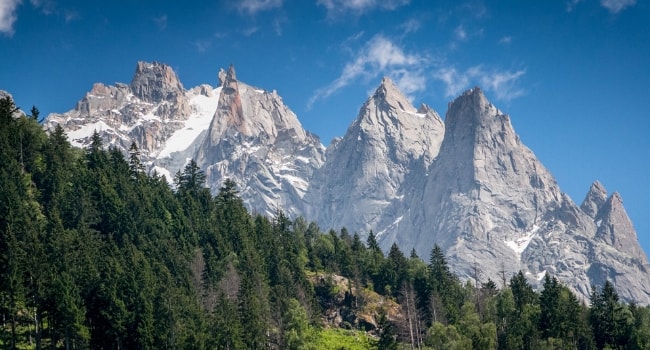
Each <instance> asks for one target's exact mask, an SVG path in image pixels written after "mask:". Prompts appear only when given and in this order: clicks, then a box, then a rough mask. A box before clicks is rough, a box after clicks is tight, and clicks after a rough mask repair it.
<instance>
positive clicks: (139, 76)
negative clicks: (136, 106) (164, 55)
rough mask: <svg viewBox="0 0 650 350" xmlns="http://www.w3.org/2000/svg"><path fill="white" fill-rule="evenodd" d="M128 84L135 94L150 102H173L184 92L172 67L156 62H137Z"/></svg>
mask: <svg viewBox="0 0 650 350" xmlns="http://www.w3.org/2000/svg"><path fill="white" fill-rule="evenodd" d="M130 86H131V90H132V91H133V94H134V95H135V96H137V97H139V98H140V99H141V100H143V101H145V102H151V103H158V102H162V101H163V100H164V101H169V102H175V101H176V99H177V97H178V96H182V95H183V92H184V89H183V84H181V82H180V80H178V77H177V76H176V73H175V72H174V71H173V70H172V68H171V67H170V66H168V65H166V64H162V63H158V62H153V63H149V62H142V61H140V62H138V64H137V66H136V67H135V74H134V75H133V80H131V85H130Z"/></svg>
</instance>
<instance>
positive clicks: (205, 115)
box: [158, 87, 221, 158]
mask: <svg viewBox="0 0 650 350" xmlns="http://www.w3.org/2000/svg"><path fill="white" fill-rule="evenodd" d="M220 93H221V87H218V88H216V89H214V90H213V91H212V96H210V97H208V96H205V95H197V96H194V97H192V98H191V99H190V105H191V106H192V107H193V108H194V109H195V111H196V113H194V114H192V115H191V116H190V117H189V118H188V119H187V120H186V121H185V126H184V127H183V128H182V129H179V130H177V131H176V132H174V133H173V134H172V136H170V137H169V139H167V141H166V142H165V147H164V148H163V149H162V150H161V151H160V152H159V153H158V158H165V157H170V156H171V154H172V153H174V152H182V151H184V150H186V149H187V148H188V147H190V145H191V144H192V143H193V142H194V140H196V138H197V137H199V135H200V134H201V133H202V132H203V131H204V130H207V129H208V128H209V127H210V122H212V117H213V116H214V113H215V111H216V110H217V107H218V105H219V95H220Z"/></svg>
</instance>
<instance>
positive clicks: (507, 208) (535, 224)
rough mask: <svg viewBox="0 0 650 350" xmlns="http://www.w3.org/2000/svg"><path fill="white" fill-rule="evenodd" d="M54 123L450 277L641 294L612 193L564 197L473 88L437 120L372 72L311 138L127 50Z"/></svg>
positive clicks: (247, 102)
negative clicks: (331, 127) (335, 120)
mask: <svg viewBox="0 0 650 350" xmlns="http://www.w3.org/2000/svg"><path fill="white" fill-rule="evenodd" d="M57 124H59V125H61V126H62V127H63V128H64V130H65V131H66V132H67V135H68V137H69V140H70V141H71V143H72V144H73V145H75V146H78V147H85V146H87V145H88V144H89V143H90V142H91V137H92V135H93V133H94V132H95V131H97V132H98V133H99V135H100V136H101V137H102V139H103V140H104V142H105V144H107V145H111V146H114V147H117V148H119V149H121V150H122V151H123V152H124V153H125V154H128V150H129V147H130V145H131V144H132V143H133V142H135V143H136V144H137V146H138V147H139V149H140V152H141V157H142V162H143V163H144V164H146V166H147V169H148V171H149V172H150V173H154V172H155V173H156V174H158V175H162V176H165V177H166V178H167V179H168V181H170V183H171V182H172V181H173V177H174V174H176V173H177V172H178V171H180V170H182V168H183V167H184V165H185V164H186V163H187V162H188V161H189V160H191V159H194V160H195V161H196V162H197V164H198V165H199V166H200V168H201V169H202V170H203V171H204V172H205V174H206V181H207V186H209V187H210V188H211V189H212V191H213V193H216V192H217V191H218V190H219V188H220V187H221V185H222V183H223V181H224V180H225V179H227V178H229V179H232V180H234V181H235V182H236V183H237V184H238V187H239V190H240V196H241V198H242V199H243V201H244V203H245V204H246V206H247V207H248V208H249V209H250V210H251V211H254V212H257V213H262V214H266V215H275V214H276V213H277V211H278V210H282V211H284V212H285V213H286V214H287V215H289V216H290V217H297V216H304V217H305V218H306V219H308V220H313V221H315V222H317V223H318V224H319V226H320V227H321V229H325V230H328V229H335V230H339V229H341V228H343V227H345V228H347V229H348V230H349V231H351V232H358V233H359V235H360V236H361V237H363V238H365V237H367V236H368V235H369V233H370V232H371V231H372V232H373V233H374V235H375V236H376V238H377V240H378V242H379V243H380V245H381V247H382V248H383V249H385V250H388V248H389V247H390V246H391V245H393V244H394V243H395V244H397V245H398V246H399V247H400V248H401V250H402V251H411V250H412V249H414V250H415V252H416V253H417V254H418V255H419V256H420V257H423V258H424V259H426V258H428V256H429V253H430V251H431V249H432V247H433V246H434V244H438V245H439V246H440V247H441V248H442V249H443V250H444V251H445V252H446V256H447V259H448V261H449V263H450V266H451V268H452V270H453V271H454V272H455V273H456V274H457V275H458V276H460V277H461V278H462V279H468V280H478V281H480V282H486V281H487V280H488V279H491V280H493V281H496V282H498V283H501V282H502V281H505V280H506V278H509V277H510V276H511V275H512V274H513V273H515V272H517V271H520V270H521V271H523V272H524V273H525V275H526V277H527V278H528V279H529V282H531V284H532V285H534V286H538V285H540V283H541V281H542V280H543V277H544V275H545V274H546V273H550V274H552V275H553V276H556V277H557V278H558V279H559V280H561V281H562V282H563V283H565V284H566V285H567V286H569V287H570V288H571V289H572V290H573V291H575V292H576V293H577V294H578V295H579V296H581V297H582V298H583V300H584V301H585V302H587V301H588V299H589V294H590V292H591V286H592V285H596V286H601V285H602V284H604V282H605V281H606V280H609V281H611V282H612V283H613V284H614V285H615V287H616V288H617V290H618V292H619V295H620V296H621V297H622V298H624V299H626V300H634V301H636V302H638V303H642V304H648V303H650V287H648V286H650V274H648V271H649V269H650V264H649V263H648V259H647V256H646V255H645V253H644V251H643V250H642V249H641V247H640V245H639V243H638V240H637V237H636V231H635V229H634V226H633V225H632V223H631V221H630V219H629V217H628V215H627V214H626V212H625V208H624V207H623V201H622V199H621V196H620V194H618V193H616V192H615V193H612V194H608V193H607V191H606V190H605V188H604V186H603V185H602V184H600V183H599V182H597V181H596V182H594V183H593V184H592V185H591V188H589V190H588V192H587V194H586V196H585V198H584V200H583V201H582V203H581V204H580V205H578V204H576V203H575V202H574V201H573V200H572V199H571V198H569V196H568V195H566V194H565V193H563V192H562V191H561V190H560V188H559V186H558V184H557V182H556V181H555V179H554V177H553V175H552V174H551V172H550V171H549V170H548V169H546V168H545V167H544V165H543V164H542V163H541V162H540V161H539V160H538V159H537V158H536V157H535V154H534V153H533V152H532V151H531V150H530V149H529V148H527V147H526V146H525V145H524V144H523V143H522V141H521V139H520V138H519V136H518V135H517V134H516V132H515V131H514V129H513V127H512V124H511V122H510V117H509V116H508V115H507V114H505V113H504V112H502V111H501V110H499V109H498V108H497V107H495V106H494V105H493V104H491V103H490V102H489V101H488V100H487V98H486V96H485V95H484V93H483V92H482V91H481V89H480V88H478V87H475V88H473V89H470V90H468V91H466V92H464V93H463V94H462V95H461V96H459V97H457V98H456V99H455V100H454V101H452V102H451V103H449V106H448V110H447V112H446V115H445V118H444V121H443V119H442V118H441V117H440V115H439V114H438V113H437V112H436V111H434V110H432V109H431V108H430V107H428V106H427V105H425V104H422V105H420V106H419V107H418V108H416V107H414V106H413V105H412V104H411V102H410V101H409V99H408V98H407V97H406V96H405V95H404V94H403V93H402V92H401V91H400V90H399V89H398V88H397V87H396V85H395V84H394V83H393V82H392V81H391V80H390V79H389V78H384V79H383V80H382V81H381V83H380V85H379V87H378V88H377V89H376V91H375V92H374V94H372V96H370V97H369V98H368V100H367V101H366V102H365V103H364V104H363V106H362V107H361V109H360V111H359V114H358V116H357V118H356V119H354V121H353V122H352V124H351V125H350V126H349V128H348V129H347V132H346V133H345V135H344V136H343V137H341V138H337V139H335V140H333V141H332V142H331V144H330V145H329V146H328V147H325V146H323V145H322V143H321V142H320V139H319V138H318V136H316V135H314V134H311V133H309V132H307V131H305V130H304V129H303V127H302V126H301V124H300V121H299V120H298V118H297V116H296V115H295V114H294V113H293V112H292V111H291V110H290V109H289V108H288V107H287V106H286V105H285V104H284V103H283V101H282V98H281V97H280V96H279V95H278V93H277V92H276V91H268V90H265V89H260V88H256V87H253V86H250V85H247V84H245V83H243V82H241V81H239V80H238V79H237V76H236V73H235V69H234V68H233V67H232V66H231V67H230V68H229V69H228V70H227V71H224V70H221V71H219V73H218V82H217V86H216V87H213V86H210V85H207V84H204V85H200V86H197V87H193V88H191V89H186V88H185V87H184V86H183V85H182V83H181V82H180V80H179V79H178V77H177V75H176V74H175V72H174V71H173V70H172V69H171V68H170V67H169V66H167V65H165V64H161V63H156V62H153V63H149V62H138V64H137V66H136V70H135V74H134V77H133V79H132V81H131V83H130V84H121V83H117V84H115V86H106V85H104V84H101V83H97V84H95V85H94V86H93V87H92V89H91V90H90V92H88V93H87V94H86V95H85V96H84V97H83V98H82V99H81V100H80V101H79V102H78V103H77V104H76V106H75V108H74V109H72V110H70V111H68V112H65V113H61V114H58V113H53V114H50V115H49V116H48V118H47V120H46V122H45V127H46V128H47V129H52V128H54V126H55V125H57Z"/></svg>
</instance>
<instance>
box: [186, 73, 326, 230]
mask: <svg viewBox="0 0 650 350" xmlns="http://www.w3.org/2000/svg"><path fill="white" fill-rule="evenodd" d="M221 76H222V79H223V87H222V91H221V95H220V98H219V104H218V107H217V109H216V112H215V114H214V117H213V118H212V122H211V124H210V127H209V129H208V131H207V136H206V137H205V138H204V139H203V141H202V143H201V145H200V146H199V148H198V150H197V153H196V159H197V163H198V164H199V165H200V166H201V167H202V168H203V169H205V170H206V175H207V181H208V183H210V184H212V185H213V186H214V185H216V184H220V183H221V182H223V180H224V179H225V178H231V179H233V180H235V181H236V182H237V184H238V185H239V187H240V190H241V192H240V194H241V196H242V199H243V200H244V203H245V204H246V205H247V206H248V208H249V209H252V210H253V211H255V212H258V213H263V214H267V215H275V213H276V211H277V210H278V209H282V210H283V211H285V213H287V214H288V215H291V216H293V217H295V216H297V215H300V214H302V213H303V212H304V200H303V198H304V196H305V194H306V192H307V188H308V187H309V181H310V179H311V177H312V174H313V172H314V170H315V169H318V168H319V167H321V165H322V164H323V156H324V152H325V149H324V147H323V146H322V145H321V143H320V140H319V139H318V137H316V136H314V135H312V134H310V133H308V132H306V131H305V130H304V129H303V128H302V126H301V125H300V122H299V121H298V118H297V117H296V115H295V114H294V113H293V112H291V110H289V108H287V107H286V106H285V105H284V103H283V102H282V99H281V98H280V96H278V94H277V93H276V92H275V91H273V92H268V91H264V90H260V89H255V88H253V87H251V86H249V85H246V84H244V83H241V82H239V81H238V80H237V77H236V75H235V70H234V68H233V67H232V66H231V67H230V69H229V70H228V72H227V73H226V74H225V75H223V74H222V75H221ZM213 188H214V189H218V187H213Z"/></svg>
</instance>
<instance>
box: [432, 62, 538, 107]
mask: <svg viewBox="0 0 650 350" xmlns="http://www.w3.org/2000/svg"><path fill="white" fill-rule="evenodd" d="M524 74H526V70H525V69H519V70H498V69H486V68H485V67H483V66H482V65H478V66H474V67H471V68H469V69H467V70H465V71H458V70H457V69H456V68H454V67H442V68H439V69H437V70H436V71H435V72H434V74H433V77H434V79H436V80H439V81H441V82H443V83H444V84H445V97H455V96H457V95H459V94H460V93H461V92H462V91H463V90H465V89H467V88H469V87H471V86H473V85H480V86H481V87H482V88H483V89H485V90H486V91H490V92H492V93H494V95H495V97H496V98H497V99H499V100H502V101H510V100H512V99H514V98H517V97H519V96H521V95H523V94H524V90H523V89H522V88H521V87H520V86H519V85H518V80H519V78H521V77H522V76H523V75H524Z"/></svg>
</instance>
